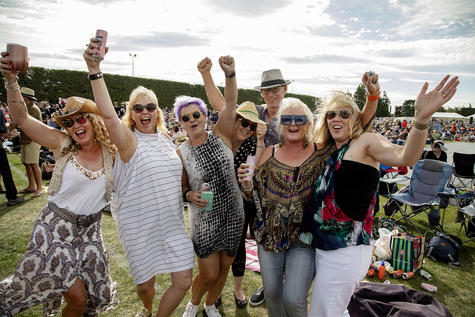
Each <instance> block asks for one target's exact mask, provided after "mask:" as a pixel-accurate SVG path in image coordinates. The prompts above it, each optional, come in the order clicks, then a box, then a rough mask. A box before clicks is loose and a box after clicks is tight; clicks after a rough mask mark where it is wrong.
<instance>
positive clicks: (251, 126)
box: [238, 118, 257, 132]
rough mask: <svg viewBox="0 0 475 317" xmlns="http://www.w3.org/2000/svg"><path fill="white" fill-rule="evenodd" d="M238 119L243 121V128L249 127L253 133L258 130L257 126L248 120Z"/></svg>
mask: <svg viewBox="0 0 475 317" xmlns="http://www.w3.org/2000/svg"><path fill="white" fill-rule="evenodd" d="M238 119H239V120H240V121H241V126H242V127H243V128H247V127H249V129H251V131H252V132H254V131H256V129H257V124H255V123H252V122H251V121H249V120H246V119H244V118H238Z"/></svg>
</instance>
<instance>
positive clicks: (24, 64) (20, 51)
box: [7, 43, 29, 72]
mask: <svg viewBox="0 0 475 317" xmlns="http://www.w3.org/2000/svg"><path fill="white" fill-rule="evenodd" d="M7 52H8V56H9V59H11V60H12V66H13V69H14V70H15V71H17V72H24V71H26V70H27V69H28V62H29V58H28V48H27V47H26V46H22V45H19V44H14V43H8V44H7Z"/></svg>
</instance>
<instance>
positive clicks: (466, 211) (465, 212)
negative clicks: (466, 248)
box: [457, 202, 475, 243]
mask: <svg viewBox="0 0 475 317" xmlns="http://www.w3.org/2000/svg"><path fill="white" fill-rule="evenodd" d="M459 216H460V218H461V219H460V221H461V223H460V229H459V231H458V233H457V237H460V233H461V232H462V228H464V229H465V235H466V236H467V237H468V239H467V240H465V241H463V242H462V243H466V242H469V241H472V240H475V232H473V230H470V227H471V226H474V225H475V202H472V203H471V204H470V205H468V206H465V207H463V208H460V209H459V210H458V214H457V217H459ZM470 223H471V224H470Z"/></svg>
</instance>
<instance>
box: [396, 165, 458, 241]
mask: <svg viewBox="0 0 475 317" xmlns="http://www.w3.org/2000/svg"><path fill="white" fill-rule="evenodd" d="M451 175H452V166H451V165H450V164H447V163H445V162H441V161H437V160H420V161H418V162H417V163H416V164H415V165H414V169H413V172H412V177H411V181H410V183H409V186H407V187H406V188H405V189H404V190H401V191H398V192H397V193H395V194H392V195H390V199H393V200H395V201H396V202H397V206H398V207H399V208H398V209H397V210H396V211H395V212H394V213H393V214H392V215H391V217H390V218H391V219H392V220H394V221H395V222H400V221H403V220H404V221H405V222H406V223H407V224H408V225H411V227H413V228H414V229H415V231H416V232H417V233H419V234H420V233H421V232H420V231H419V230H418V228H417V226H416V225H415V223H414V222H413V221H412V220H411V219H412V218H414V217H415V216H417V215H418V214H420V213H422V212H425V213H426V214H427V215H428V217H429V211H430V210H438V209H434V208H435V207H436V206H439V204H440V202H441V199H440V197H441V196H444V198H445V199H444V200H443V204H442V205H440V207H441V208H443V209H444V215H445V208H446V207H447V205H448V198H447V196H446V194H447V193H451V190H450V189H448V188H447V187H446V185H447V182H448V181H449V179H450V177H451ZM444 194H445V195H444ZM398 211H399V212H400V214H401V217H400V218H398V219H393V218H394V217H395V215H396V214H397V212H398ZM439 219H440V213H439ZM442 219H443V218H442ZM438 225H439V226H440V228H441V229H443V222H442V224H441V223H440V220H439V222H438ZM428 230H429V226H428V227H427V230H426V231H425V233H424V235H425V234H427V232H428Z"/></svg>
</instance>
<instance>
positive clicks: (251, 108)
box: [236, 101, 266, 124]
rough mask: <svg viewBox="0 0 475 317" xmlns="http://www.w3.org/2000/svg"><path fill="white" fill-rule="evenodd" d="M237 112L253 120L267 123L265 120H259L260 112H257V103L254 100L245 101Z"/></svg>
mask: <svg viewBox="0 0 475 317" xmlns="http://www.w3.org/2000/svg"><path fill="white" fill-rule="evenodd" d="M236 114H238V115H240V116H241V117H243V118H244V119H247V120H249V121H251V122H254V123H264V124H266V123H265V122H264V121H262V120H259V113H258V112H257V109H256V105H255V104H254V103H253V102H252V101H244V102H243V103H242V104H241V105H240V106H239V107H238V108H237V109H236Z"/></svg>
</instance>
